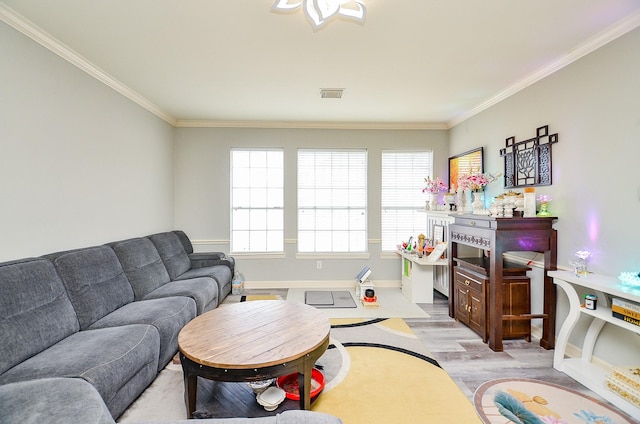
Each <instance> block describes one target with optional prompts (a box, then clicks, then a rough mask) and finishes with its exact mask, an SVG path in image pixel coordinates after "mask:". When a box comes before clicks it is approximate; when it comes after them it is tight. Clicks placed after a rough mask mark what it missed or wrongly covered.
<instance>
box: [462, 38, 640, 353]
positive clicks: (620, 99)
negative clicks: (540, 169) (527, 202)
mask: <svg viewBox="0 0 640 424" xmlns="http://www.w3.org/2000/svg"><path fill="white" fill-rule="evenodd" d="M639 47H640V29H636V30H634V31H633V32H631V33H629V34H627V35H625V36H623V37H621V38H619V39H618V40H615V41H613V42H611V43H609V44H608V45H605V46H604V47H602V48H600V49H599V50H597V51H595V52H593V53H591V54H589V55H588V56H585V57H584V58H582V59H581V60H579V61H577V62H575V63H573V64H571V65H570V66H568V67H566V68H564V69H562V70H560V71H558V72H556V73H555V74H553V75H551V76H549V77H547V78H545V79H544V80H542V81H540V82H538V83H536V84H534V85H532V86H531V87H528V88H527V89H525V90H523V91H522V92H520V93H518V94H517V95H515V96H512V97H510V98H508V99H506V100H504V101H502V102H500V103H499V104H497V105H495V106H494V107H492V108H490V109H488V110H486V111H484V112H483V113H481V114H479V115H476V116H474V117H473V118H471V119H469V120H467V121H465V122H463V123H461V124H460V125H458V126H456V127H455V128H453V129H452V130H451V131H450V146H451V147H450V149H451V150H450V152H451V154H458V153H461V152H464V151H467V150H469V149H471V148H474V147H478V146H484V148H485V169H486V170H487V171H489V172H502V171H503V166H504V162H503V159H502V158H501V157H500V155H499V150H500V149H501V148H503V147H505V144H504V141H505V139H506V138H508V137H510V136H515V137H516V141H520V140H525V139H528V138H531V137H533V136H534V135H535V130H536V128H537V127H540V126H543V125H549V130H550V131H551V132H552V133H555V132H557V133H558V137H559V141H558V143H557V144H555V145H554V146H553V147H552V150H553V184H552V185H550V186H541V187H536V194H538V195H539V194H548V195H551V197H552V198H553V200H552V202H551V203H550V210H551V212H552V214H553V215H555V216H558V221H557V223H556V225H555V228H556V229H557V230H558V265H559V266H560V267H569V260H571V259H573V257H574V254H575V252H576V251H578V250H585V249H586V250H589V251H590V252H592V254H593V257H592V258H591V259H589V262H588V263H589V269H590V270H591V271H594V272H597V273H601V274H607V275H611V276H617V275H619V273H620V272H621V271H640V260H639V257H638V252H637V251H636V250H635V247H636V243H637V242H638V239H639V238H640V225H639V224H638V221H637V220H638V217H639V216H640V166H639V164H638V158H639V157H640V78H639V77H638V70H639V69H640V48H639ZM501 192H503V185H502V183H501V182H496V183H493V184H491V185H490V186H489V190H488V193H489V195H490V196H495V195H496V194H499V193H501ZM538 283H539V281H538ZM537 287H538V288H539V287H540V285H539V284H537ZM534 295H536V294H535V293H534ZM537 296H538V298H537V299H535V302H536V303H540V302H541V300H540V297H541V293H538V294H537ZM558 307H559V324H560V323H561V322H562V320H563V319H564V314H565V313H566V312H565V311H566V308H567V302H566V298H565V297H564V296H563V295H561V296H560V300H559V304H558ZM584 324H586V323H584ZM606 330H607V331H609V332H611V329H609V328H607V329H606ZM627 335H628V333H620V334H618V336H617V337H619V338H620V339H622V338H626V339H629V338H628V337H625V336H627ZM606 340H607V339H606V338H605V342H604V343H600V344H599V346H598V347H599V349H607V348H613V349H614V350H618V353H619V354H620V355H623V356H624V355H627V356H628V358H627V360H628V361H631V360H632V358H631V357H632V356H634V355H635V357H636V360H637V355H638V352H640V338H638V337H633V338H631V340H627V341H628V342H629V344H630V345H631V346H634V347H630V348H629V349H619V347H620V345H619V344H617V343H611V344H609V345H608V346H607V343H606ZM574 341H575V340H574ZM598 352H599V351H598V350H597V351H596V354H598ZM621 363H626V362H621ZM628 363H633V362H628Z"/></svg>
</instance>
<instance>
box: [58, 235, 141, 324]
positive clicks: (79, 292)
mask: <svg viewBox="0 0 640 424" xmlns="http://www.w3.org/2000/svg"><path fill="white" fill-rule="evenodd" d="M49 257H51V258H52V260H53V264H54V265H55V267H56V269H57V270H58V274H59V275H60V278H61V279H62V282H63V283H64V285H65V287H66V288H67V293H68V294H69V298H70V299H71V303H72V304H73V307H74V309H75V311H76V314H77V315H78V321H79V322H80V329H82V330H85V329H86V328H88V327H89V326H90V325H91V324H93V323H94V322H96V321H97V320H99V319H100V318H102V317H104V316H105V315H107V314H109V313H111V312H113V311H115V310H116V309H118V308H119V307H121V306H123V305H126V304H127V303H130V302H133V300H134V297H133V288H132V287H131V284H130V283H129V280H127V277H126V275H125V273H124V271H123V269H122V266H121V265H120V261H119V260H118V257H117V256H116V254H115V252H114V251H113V249H111V248H110V247H108V246H98V247H89V248H86V249H79V250H73V251H70V252H62V253H60V254H53V255H49Z"/></svg>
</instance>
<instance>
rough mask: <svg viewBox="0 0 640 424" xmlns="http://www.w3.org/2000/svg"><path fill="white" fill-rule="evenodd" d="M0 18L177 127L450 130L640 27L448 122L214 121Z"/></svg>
mask: <svg viewBox="0 0 640 424" xmlns="http://www.w3.org/2000/svg"><path fill="white" fill-rule="evenodd" d="M0 20H2V21H3V22H5V23H6V24H7V25H9V26H11V27H12V28H14V29H15V30H17V31H19V32H21V33H22V34H24V35H26V36H27V37H29V38H31V39H32V40H34V41H35V42H37V43H38V44H40V45H42V46H43V47H45V48H47V49H48V50H50V51H51V52H53V53H55V54H57V55H58V56H60V57H61V58H63V59H64V60H66V61H68V62H69V63H71V64H72V65H74V66H76V67H77V68H79V69H81V70H82V71H84V72H86V73H87V74H89V75H90V76H92V77H94V78H95V79H97V80H98V81H100V82H102V83H103V84H105V85H107V86H108V87H110V88H112V89H113V90H115V91H116V92H118V93H120V94H121V95H123V96H125V97H126V98H128V99H129V100H131V101H133V102H134V103H136V104H138V105H139V106H141V107H142V108H144V109H146V110H147V111H149V112H151V113H153V114H154V115H156V116H158V117H159V118H161V119H162V120H164V121H165V122H167V123H168V124H170V125H172V126H174V127H178V128H261V129H268V128H274V129H286V128H292V129H351V130H353V129H358V130H448V129H451V128H453V127H455V126H456V125H458V124H460V123H462V122H464V121H466V120H467V119H469V118H471V117H473V116H475V115H477V114H479V113H480V112H483V111H485V110H487V109H489V108H490V107H492V106H494V105H496V104H498V103H500V102H501V101H503V100H505V99H507V98H509V97H511V96H513V95H514V94H516V93H518V92H520V91H522V90H524V89H525V88H527V87H529V86H530V85H533V84H535V83H536V82H538V81H540V80H542V79H543V78H545V77H547V76H549V75H551V74H553V73H554V72H556V71H558V70H560V69H562V68H564V67H565V66H567V65H569V64H571V63H573V62H575V61H576V60H578V59H580V58H582V57H584V56H586V55H587V54H589V53H591V52H593V51H595V50H597V49H599V48H600V47H602V46H604V45H605V44H607V43H609V42H611V41H613V40H615V39H616V38H618V37H620V36H622V35H624V34H626V33H627V32H629V31H632V30H634V29H636V28H637V27H639V26H640V11H637V12H635V13H632V14H630V15H629V16H627V17H626V18H624V19H622V20H621V21H619V22H617V23H616V24H614V25H612V26H611V27H610V28H608V29H607V30H604V31H602V32H601V33H599V34H597V35H596V36H594V37H592V38H591V39H589V40H587V41H586V42H585V43H583V44H582V45H580V46H578V47H577V48H575V49H573V50H571V51H570V52H568V53H567V54H566V55H565V56H563V57H561V58H560V59H558V60H557V61H555V62H553V63H551V64H550V65H548V66H545V67H543V68H541V69H539V70H538V71H536V72H533V73H532V74H530V75H528V76H527V77H525V78H523V79H521V80H520V81H518V82H516V83H515V84H513V85H511V86H509V87H507V88H506V89H505V90H502V91H500V92H499V93H497V94H496V95H494V96H492V97H491V98H489V99H487V100H485V101H484V102H482V103H480V104H479V105H477V106H476V107H474V108H472V109H470V110H469V111H467V112H465V113H463V114H461V115H459V116H457V117H455V118H454V119H452V120H450V121H448V122H435V123H423V122H312V121H309V122H303V121H300V122H295V121H214V120H186V119H176V118H175V117H173V116H172V115H170V114H169V113H167V112H166V111H164V110H162V109H161V108H159V107H158V106H157V105H155V104H154V103H153V102H151V101H149V100H148V99H147V98H145V97H143V96H142V95H140V94H139V93H137V92H136V91H134V90H133V89H131V88H129V87H127V86H126V85H124V84H122V83H121V82H120V81H118V80H117V79H115V78H114V77H112V76H111V75H109V74H108V73H106V72H105V71H103V70H102V69H100V68H99V67H97V66H96V65H94V64H93V63H91V62H90V61H89V60H87V59H86V58H84V57H83V56H82V55H80V54H79V53H78V52H76V51H75V50H73V49H70V48H69V47H67V46H66V45H64V44H63V43H62V42H61V41H59V40H57V39H56V38H55V37H53V36H52V35H50V34H48V33H46V32H45V31H43V30H42V29H40V28H39V27H38V26H37V25H35V24H34V23H32V22H30V21H29V20H27V19H26V18H24V17H23V16H21V15H20V14H18V13H17V12H15V11H14V10H13V9H11V8H9V7H8V6H7V5H6V4H4V3H2V2H1V1H0Z"/></svg>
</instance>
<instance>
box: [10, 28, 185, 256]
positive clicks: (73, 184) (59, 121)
mask: <svg viewBox="0 0 640 424" xmlns="http://www.w3.org/2000/svg"><path fill="white" fill-rule="evenodd" d="M0 57H2V66H0V93H2V94H1V95H0V98H1V100H0V261H2V260H11V259H17V258H22V257H26V256H38V255H41V254H45V253H50V252H54V251H57V250H63V249H69V248H76V247H82V246H87V245H93V244H99V243H104V242H108V241H114V240H118V239H122V238H127V237H133V236H137V235H145V234H148V233H151V232H156V231H166V230H169V229H172V228H173V217H174V215H173V144H172V143H173V128H172V127H171V126H169V125H167V124H166V123H165V122H164V121H162V120H160V119H159V118H157V117H156V116H154V115H152V114H150V113H149V112H147V111H145V110H143V109H142V108H140V107H139V106H137V105H136V104H134V103H133V102H131V101H129V100H128V99H126V98H125V97H123V96H121V95H120V94H118V93H116V92H115V91H113V90H112V89H110V88H108V87H107V86H105V85H103V84H102V83H100V82H98V81H97V80H95V79H94V78H92V77H90V76H89V75H87V74H85V73H84V72H82V71H80V70H79V69H77V68H76V67H75V66H73V65H71V64H69V63H68V62H66V61H64V60H63V59H61V58H60V57H58V56H57V55H55V54H53V53H51V52H50V51H48V50H46V49H44V48H43V47H41V46H40V45H38V44H36V43H35V42H33V41H31V40H30V39H28V38H26V37H25V36H23V35H22V34H20V33H18V32H17V31H15V30H13V29H12V28H10V27H8V26H7V25H6V24H4V23H0Z"/></svg>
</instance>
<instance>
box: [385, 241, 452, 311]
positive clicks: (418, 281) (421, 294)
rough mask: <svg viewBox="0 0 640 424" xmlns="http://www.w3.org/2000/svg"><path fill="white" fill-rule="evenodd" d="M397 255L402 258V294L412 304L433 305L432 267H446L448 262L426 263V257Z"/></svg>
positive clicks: (401, 253)
mask: <svg viewBox="0 0 640 424" xmlns="http://www.w3.org/2000/svg"><path fill="white" fill-rule="evenodd" d="M397 253H398V254H399V255H400V256H402V261H401V262H402V294H403V295H404V296H405V297H406V298H407V299H409V300H410V301H411V302H413V303H433V283H434V267H441V266H445V267H446V266H448V265H449V261H447V260H446V259H439V260H437V261H428V260H427V257H426V256H423V257H422V258H419V257H418V255H412V254H410V253H406V252H402V251H398V252H397Z"/></svg>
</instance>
